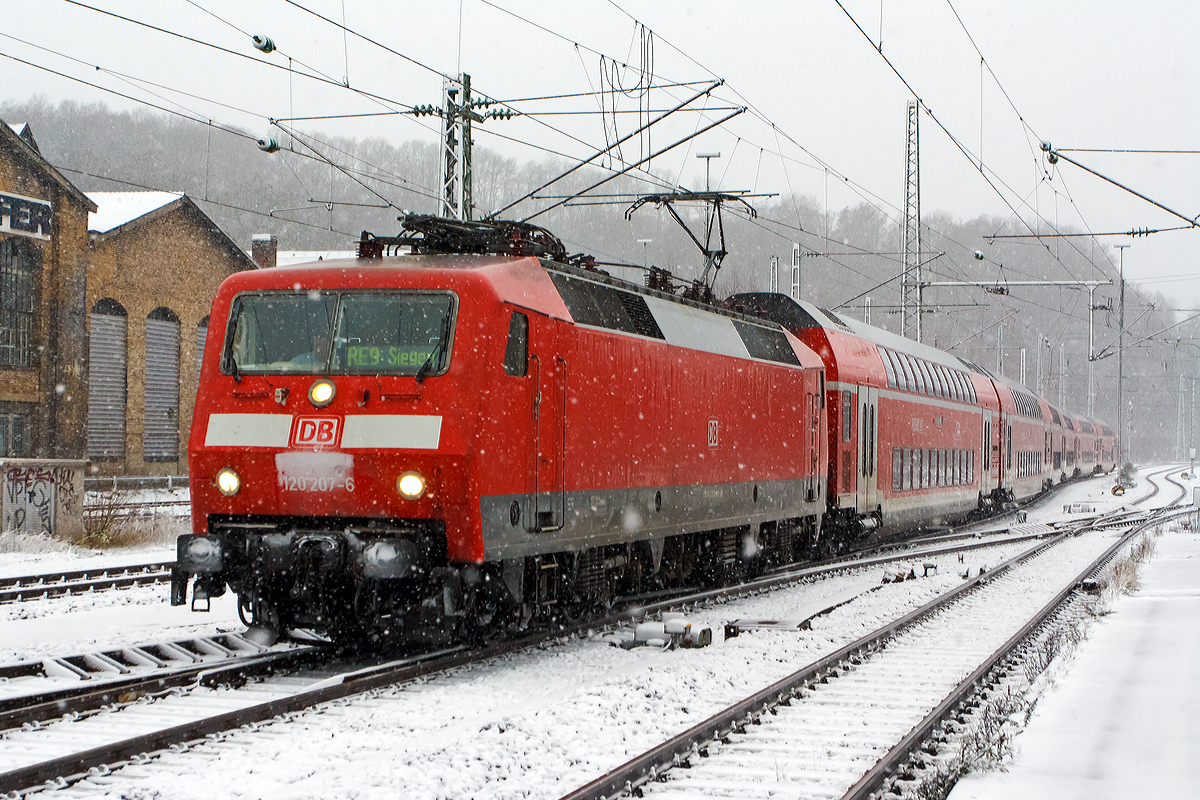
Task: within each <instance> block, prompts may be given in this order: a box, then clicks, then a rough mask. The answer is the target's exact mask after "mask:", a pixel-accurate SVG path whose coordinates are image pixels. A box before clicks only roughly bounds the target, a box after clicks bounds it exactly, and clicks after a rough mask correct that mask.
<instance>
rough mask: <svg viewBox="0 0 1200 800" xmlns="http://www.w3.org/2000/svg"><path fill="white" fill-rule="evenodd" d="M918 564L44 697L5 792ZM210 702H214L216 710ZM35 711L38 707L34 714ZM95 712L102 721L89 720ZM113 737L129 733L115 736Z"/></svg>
mask: <svg viewBox="0 0 1200 800" xmlns="http://www.w3.org/2000/svg"><path fill="white" fill-rule="evenodd" d="M1041 535H1044V534H1039V535H1030V536H1024V537H1005V538H1004V539H1003V540H1002V541H991V542H989V541H978V540H969V541H965V542H962V543H959V544H957V545H943V546H940V547H934V548H925V549H923V550H922V551H921V552H920V554H919V555H921V556H926V557H935V555H937V554H942V555H944V554H947V553H955V552H963V551H968V550H975V549H978V548H981V547H996V546H1002V547H1010V548H1011V547H1012V546H1013V542H1015V541H1022V540H1024V539H1029V538H1038V537H1039V536H1041ZM913 558H914V553H913V552H911V551H904V552H901V553H898V554H896V555H892V556H890V557H881V556H875V557H872V558H870V559H867V560H865V561H859V562H842V563H838V564H836V565H826V566H823V567H808V568H805V569H801V570H795V571H793V572H792V573H790V574H788V575H783V576H775V577H772V578H769V579H763V580H760V581H757V582H755V583H752V584H747V585H744V586H742V587H736V588H727V589H721V590H715V591H707V592H699V593H694V594H689V595H687V596H683V597H678V596H677V597H673V598H668V599H665V600H662V601H661V602H657V603H644V604H641V605H639V606H638V607H637V608H636V609H635V610H628V611H624V612H622V613H620V614H616V615H613V616H612V617H610V618H608V619H605V620H592V621H590V622H587V623H581V624H580V625H578V626H575V627H574V628H572V629H564V630H559V631H557V632H554V633H539V634H537V635H534V636H530V637H525V638H522V639H519V640H513V641H508V642H503V643H500V644H497V645H494V646H492V647H487V648H482V649H476V650H467V649H462V650H455V651H451V652H445V653H432V654H428V655H425V656H421V657H418V658H410V659H403V660H401V661H397V662H391V663H388V664H383V665H377V666H371V667H367V668H351V669H349V670H348V671H345V672H342V673H340V674H339V673H337V672H336V671H331V670H332V666H331V664H330V663H329V662H325V663H324V664H321V663H320V662H318V666H317V667H316V668H310V669H306V670H301V671H295V672H292V673H291V674H289V675H287V676H286V677H268V678H266V679H264V680H263V681H262V682H261V683H257V684H252V685H249V686H242V687H241V688H236V689H235V688H229V684H244V683H245V681H246V679H247V676H249V675H252V674H254V672H255V671H256V670H257V672H258V673H261V672H263V671H265V670H264V669H263V668H261V664H260V662H259V661H257V660H253V659H248V660H249V661H250V662H251V663H249V664H247V666H245V667H241V666H240V665H229V666H228V667H221V666H219V665H218V666H213V665H208V666H207V667H206V666H205V665H196V667H195V668H194V669H192V670H190V671H189V672H188V673H187V674H185V675H182V676H170V677H168V676H163V677H162V678H161V679H151V678H147V679H144V680H142V681H140V682H139V681H138V680H136V679H135V678H134V677H132V676H131V678H129V679H128V680H127V682H128V686H126V687H125V688H124V689H123V690H119V689H117V688H115V687H110V686H108V685H107V684H106V686H105V687H97V690H94V691H91V692H83V693H82V697H81V699H79V700H75V699H72V698H69V697H47V698H44V700H43V702H41V703H38V704H27V707H25V708H22V709H20V710H19V711H14V712H13V714H12V715H11V716H13V718H14V720H16V719H17V714H18V713H19V714H24V715H26V716H25V717H24V718H22V719H19V720H17V721H16V724H18V725H22V724H23V725H26V726H29V727H31V728H32V729H31V730H30V729H26V730H19V731H18V730H12V731H11V732H10V733H8V734H0V736H3V738H4V739H5V740H6V741H5V747H4V748H2V749H0V793H3V792H12V791H21V790H22V789H25V788H28V787H31V786H36V785H40V784H44V783H45V782H47V781H55V782H59V783H62V782H64V781H65V782H68V783H69V782H72V781H73V780H75V779H78V778H81V777H84V776H85V775H86V773H87V772H88V771H89V770H94V769H101V770H107V769H110V768H111V767H113V766H114V765H119V764H121V763H124V762H126V761H127V760H129V759H130V758H131V757H132V756H134V755H135V754H140V753H147V752H151V751H154V750H161V749H163V748H167V747H171V746H177V745H182V744H185V743H188V742H194V741H197V740H202V739H204V738H205V737H208V736H211V735H213V734H220V733H222V732H224V731H227V730H230V729H234V728H238V727H241V726H245V725H254V724H257V723H261V722H264V721H267V720H271V719H273V718H276V717H279V716H280V715H287V714H293V713H296V712H301V711H304V710H306V709H308V708H311V707H313V706H315V705H319V704H322V703H328V702H329V701H333V700H339V699H342V698H346V697H350V696H352V695H358V694H362V693H365V692H369V691H372V690H374V689H378V688H380V687H385V686H390V685H394V684H398V683H404V682H411V681H414V680H417V679H419V678H423V677H425V676H429V675H431V674H434V673H438V672H444V671H446V670H449V669H452V668H454V667H458V666H463V665H466V664H470V663H472V662H478V661H482V660H484V659H488V658H494V657H495V656H497V655H502V654H504V653H507V652H512V651H516V650H522V649H528V648H530V647H532V646H535V645H537V644H540V643H542V642H545V641H548V640H552V639H557V638H561V637H562V636H564V635H567V634H571V633H576V632H581V631H583V630H585V629H587V628H595V627H596V626H597V625H601V626H602V625H606V624H616V623H619V622H621V621H627V620H630V619H637V618H640V617H643V616H645V615H647V614H651V613H655V612H657V611H659V610H663V609H667V608H671V607H679V606H680V605H692V606H694V605H696V604H700V603H704V602H710V601H722V600H729V599H731V598H736V597H739V596H751V595H760V594H761V593H763V592H765V591H770V590H772V589H776V588H781V587H785V586H791V585H795V584H796V583H797V582H798V581H806V580H812V579H813V578H815V577H818V576H827V575H833V574H837V573H841V572H852V571H854V570H857V569H862V568H865V567H868V566H878V565H880V564H886V563H888V562H889V561H897V560H900V561H911V560H912V559H913ZM280 658H283V657H282V656H280ZM254 664H260V667H255V666H253V665H254ZM278 667H279V669H281V670H282V669H285V668H286V665H283V664H280V665H278ZM267 669H269V668H267ZM239 670H241V671H240V672H239ZM155 680H160V681H161V683H155V682H154V681H155ZM173 687H174V688H173ZM180 692H183V694H180ZM114 697H115V698H117V699H118V700H119V701H120V702H119V703H117V707H116V708H113V707H109V706H110V704H112V703H113V702H114V700H113V698H114ZM208 698H214V699H212V702H211V703H210V702H209V700H208ZM31 705H32V706H34V707H28V706H31ZM97 709H99V710H100V713H99V714H95V713H93V712H95V711H96V710H97ZM64 715H68V716H66V717H64ZM3 727H8V728H11V727H12V726H9V725H5V726H3ZM114 733H128V734H131V735H128V736H125V737H123V738H122V737H115V738H114ZM89 745H94V746H89Z"/></svg>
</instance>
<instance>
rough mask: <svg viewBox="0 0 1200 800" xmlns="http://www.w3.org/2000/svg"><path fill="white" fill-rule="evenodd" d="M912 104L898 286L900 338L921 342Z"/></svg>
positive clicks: (918, 218)
mask: <svg viewBox="0 0 1200 800" xmlns="http://www.w3.org/2000/svg"><path fill="white" fill-rule="evenodd" d="M919 117H920V113H919V109H918V108H917V101H916V100H909V101H908V148H907V156H906V159H905V168H904V248H903V249H904V277H903V279H902V280H901V282H900V315H901V318H900V335H901V336H905V337H907V338H910V339H916V340H917V341H918V342H919V341H921V305H922V304H921V293H922V292H921V290H922V288H923V287H922V285H921V171H920V158H919V155H918V153H919V147H918V137H917V132H918V130H917V129H918V120H919Z"/></svg>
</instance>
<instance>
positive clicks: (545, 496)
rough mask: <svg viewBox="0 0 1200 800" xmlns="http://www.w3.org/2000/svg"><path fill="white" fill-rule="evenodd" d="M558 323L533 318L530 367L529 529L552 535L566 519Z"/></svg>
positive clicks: (563, 365)
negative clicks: (531, 434) (531, 400)
mask: <svg viewBox="0 0 1200 800" xmlns="http://www.w3.org/2000/svg"><path fill="white" fill-rule="evenodd" d="M560 344H561V343H560V337H559V323H558V321H557V320H554V319H550V318H549V317H543V316H540V315H536V314H532V315H530V318H529V366H530V371H531V372H532V373H533V391H534V396H533V403H532V405H533V436H534V442H533V448H532V450H533V454H534V465H533V470H532V471H533V497H531V498H530V501H529V503H528V507H529V508H530V509H531V510H532V511H533V513H532V514H530V515H528V516H529V519H527V521H526V528H527V529H528V530H530V531H551V530H557V529H559V528H561V527H562V524H563V515H564V491H565V488H566V487H565V480H564V478H565V476H564V464H563V457H564V442H563V433H564V430H565V422H566V420H565V411H566V394H567V393H566V385H567V362H566V361H565V360H564V359H563V358H562V354H561V352H560Z"/></svg>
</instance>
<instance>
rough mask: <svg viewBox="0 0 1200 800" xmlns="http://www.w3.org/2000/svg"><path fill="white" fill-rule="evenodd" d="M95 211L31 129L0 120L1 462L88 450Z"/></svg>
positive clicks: (77, 455)
mask: <svg viewBox="0 0 1200 800" xmlns="http://www.w3.org/2000/svg"><path fill="white" fill-rule="evenodd" d="M95 210H96V205H95V203H94V202H92V201H91V200H89V199H88V197H87V196H86V195H85V194H84V193H83V192H81V191H80V190H79V189H78V188H76V187H75V186H74V185H72V184H71V182H70V181H68V180H67V179H66V178H65V177H63V176H62V174H61V173H59V172H58V170H56V169H55V168H54V167H53V166H51V165H50V163H49V162H48V161H46V159H45V158H44V157H43V156H42V154H41V153H40V152H39V151H38V147H37V142H36V141H35V140H34V138H33V134H32V133H31V132H30V130H29V128H28V126H21V127H13V126H9V125H8V124H6V123H4V122H2V121H0V458H4V457H35V458H41V459H78V458H83V456H84V452H85V441H86V429H85V420H86V419H87V413H86V412H87V393H88V384H87V332H86V318H87V310H86V305H85V302H86V300H85V297H86V280H87V270H86V265H87V256H88V253H87V230H88V212H90V211H95Z"/></svg>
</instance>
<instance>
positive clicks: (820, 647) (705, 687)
mask: <svg viewBox="0 0 1200 800" xmlns="http://www.w3.org/2000/svg"><path fill="white" fill-rule="evenodd" d="M1111 484H1112V478H1111V477H1109V478H1099V479H1095V480H1092V481H1088V482H1084V483H1082V484H1080V485H1077V486H1072V487H1069V488H1068V489H1066V490H1065V491H1064V492H1063V493H1061V494H1060V495H1058V496H1056V497H1055V498H1054V499H1052V500H1049V501H1045V502H1044V503H1043V504H1042V506H1043V509H1041V510H1031V511H1030V512H1029V522H1035V521H1037V520H1038V517H1037V516H1036V514H1043V513H1044V514H1045V515H1046V517H1047V518H1049V516H1050V515H1052V514H1055V513H1057V515H1059V516H1061V511H1062V505H1063V504H1065V503H1069V502H1082V501H1097V500H1103V499H1105V498H1111V495H1109V494H1108V489H1109V487H1110V486H1111ZM1146 488H1147V484H1146V483H1145V482H1144V481H1143V482H1142V484H1141V486H1140V487H1139V489H1138V490H1135V491H1132V492H1130V494H1129V495H1127V496H1126V498H1125V500H1126V502H1127V501H1128V500H1131V499H1134V498H1136V497H1137V496H1139V495H1140V494H1142V493H1144V491H1145V489H1146ZM1163 495H1166V497H1163ZM1172 496H1173V489H1172V488H1171V487H1169V486H1168V487H1167V489H1166V491H1165V492H1163V493H1160V498H1162V499H1163V500H1164V501H1165V500H1166V499H1169V498H1170V497H1172ZM1156 499H1158V498H1156ZM1027 546H1028V545H1026V544H1021V545H1007V546H1005V547H1002V548H995V549H986V550H982V551H977V552H976V554H973V555H968V556H967V562H968V563H967V564H965V565H959V564H958V563H957V557H956V556H948V557H941V558H940V559H937V560H938V562H939V574H938V575H937V576H934V577H931V578H923V579H921V580H917V581H910V582H905V583H902V584H897V585H891V586H888V587H884V588H882V589H877V590H875V591H871V592H869V593H866V594H864V595H861V596H860V597H859V599H857V600H855V601H854V602H853V603H850V604H848V605H846V606H843V607H842V608H839V609H838V610H836V611H834V612H833V613H831V614H829V615H826V616H824V617H821V618H818V620H816V621H814V624H813V630H812V631H811V632H805V633H804V634H803V635H801V634H799V633H793V632H779V631H755V632H753V633H746V634H743V635H742V636H740V637H738V638H736V639H731V640H729V641H721V636H720V631H721V629H722V626H723V624H724V623H725V622H728V621H731V620H734V619H739V618H758V619H781V618H788V617H795V616H798V615H801V614H803V613H804V612H806V611H807V610H808V609H811V608H814V607H816V606H818V605H820V604H821V603H822V602H824V601H825V600H826V599H827V598H829V597H841V596H844V595H845V594H846V593H847V592H849V591H853V590H854V588H855V587H858V586H861V587H863V588H865V587H866V586H867V584H868V583H874V582H877V580H878V577H879V576H881V575H882V572H883V568H875V571H867V572H859V573H857V574H853V575H842V576H837V577H834V578H830V579H827V580H822V581H815V582H812V583H808V584H804V585H801V586H798V587H795V588H794V589H792V590H790V591H786V592H772V593H769V594H763V595H760V596H758V597H754V598H750V599H748V600H744V601H738V602H736V603H729V604H726V605H721V606H716V607H713V608H710V609H705V610H701V611H697V612H694V613H693V614H692V615H691V618H692V620H693V622H694V623H695V624H697V625H700V626H711V627H712V628H713V630H714V634H716V642H715V643H714V646H713V647H710V648H707V649H704V650H695V651H675V652H662V651H657V650H651V649H648V648H640V649H637V650H632V651H625V650H620V649H618V648H614V647H611V646H609V644H608V642H607V641H606V640H605V639H604V638H603V637H599V636H597V637H593V638H591V639H589V640H578V639H576V640H570V641H564V642H560V643H557V644H553V645H549V646H547V647H544V648H542V649H539V650H533V651H528V652H523V653H517V654H513V655H510V656H507V657H505V658H501V659H495V660H492V661H489V662H485V663H482V664H475V665H470V666H467V667H463V668H460V669H458V670H453V671H450V672H448V673H446V674H443V675H440V676H436V677H434V678H432V679H429V680H426V681H421V682H417V683H413V684H408V685H405V686H401V687H394V688H391V689H388V690H384V691H380V692H376V693H374V694H372V695H371V696H369V697H367V698H358V699H354V700H352V701H349V702H343V703H337V704H331V705H330V706H327V707H325V708H323V709H321V710H320V711H319V712H316V713H310V714H306V715H302V716H299V717H297V718H295V719H293V720H291V721H289V722H286V723H282V724H276V725H271V726H267V727H265V728H263V729H262V730H260V731H257V732H248V733H235V734H232V735H231V736H229V737H228V738H226V739H225V740H224V741H222V742H219V743H213V744H206V745H203V746H201V747H197V748H193V749H192V750H191V751H190V752H188V753H172V754H168V755H164V756H163V757H161V758H158V759H156V760H154V761H152V762H150V763H148V764H145V765H140V766H137V767H128V768H126V769H124V770H121V771H119V772H118V773H117V774H116V775H114V776H113V777H112V778H110V779H106V780H104V781H99V780H92V781H88V782H85V783H83V784H80V785H77V786H76V787H74V788H72V789H68V790H65V793H66V794H69V795H71V796H85V797H94V796H109V797H183V798H186V797H196V798H202V797H203V798H209V797H212V796H222V797H231V798H232V797H261V796H273V797H279V798H293V797H294V798H307V797H327V796H345V797H385V796H386V797H392V796H395V795H396V793H397V791H400V792H401V793H402V794H403V795H404V796H419V797H466V796H490V797H527V796H546V797H550V796H557V794H555V793H556V792H557V793H558V794H561V793H562V792H564V791H566V790H569V789H571V788H573V787H574V786H576V785H580V784H582V783H583V782H586V780H587V779H590V778H591V777H594V776H595V774H597V771H598V769H599V767H600V766H602V765H608V766H609V767H611V766H615V765H616V764H618V763H620V762H621V761H623V760H624V759H625V758H626V757H628V756H629V755H632V754H634V753H636V752H639V751H640V750H641V749H644V748H645V747H647V746H649V745H651V744H654V743H655V742H657V741H660V740H661V739H663V738H665V737H666V736H669V735H672V734H674V733H677V732H678V731H680V730H682V729H684V728H687V727H689V726H690V725H692V724H695V723H696V722H698V721H699V720H701V719H703V718H705V717H706V716H708V715H709V714H711V713H713V712H715V711H716V710H718V709H720V708H721V707H723V706H724V705H726V704H728V703H729V702H731V701H733V700H736V699H740V698H741V697H744V696H745V695H747V694H749V693H750V692H752V691H754V690H755V689H758V688H761V687H762V686H765V685H767V684H769V683H771V682H772V681H774V680H776V679H778V678H780V677H782V676H784V675H786V674H789V673H790V672H792V671H794V670H795V669H797V668H799V667H800V666H802V665H803V664H805V663H809V662H811V661H813V660H815V659H816V658H819V657H820V656H821V655H823V654H825V653H828V652H832V651H833V650H835V649H837V648H838V647H840V646H842V645H843V644H845V643H846V642H848V641H851V640H853V639H854V638H857V637H858V636H860V635H861V634H862V633H864V632H866V631H868V630H870V629H873V628H875V627H877V626H878V625H879V624H881V623H882V622H884V621H885V620H889V619H893V618H895V617H897V616H899V615H900V614H902V613H905V612H907V611H908V610H911V609H912V608H915V607H917V606H919V605H920V604H922V603H924V602H926V601H927V600H928V599H930V598H932V597H933V596H935V595H936V594H938V593H940V592H941V591H945V590H946V589H947V588H949V587H950V586H953V585H956V584H957V583H958V582H960V580H961V579H960V578H958V576H957V572H958V571H959V570H961V569H963V568H964V566H965V567H973V568H974V569H976V570H977V569H978V567H979V566H989V567H990V566H994V565H995V564H996V563H999V561H1001V560H1003V559H1004V558H1007V557H1009V556H1011V555H1013V554H1015V553H1016V552H1019V551H1021V550H1023V549H1025V548H1026V547H1027ZM110 556H111V554H109V556H106V557H110ZM160 556H161V553H160V554H158V555H151V554H147V553H138V554H137V555H136V556H134V555H130V556H129V557H128V558H127V560H128V561H129V562H136V561H142V560H146V561H149V560H154V559H155V558H158V557H160ZM169 557H170V556H169V554H168V555H167V558H169ZM57 558H60V557H59V556H57V555H50V556H46V557H45V563H47V564H49V563H52V562H54V561H55V559H57ZM11 560H12V554H0V570H4V571H5V572H8V573H9V574H17V573H28V572H37V571H43V570H42V568H41V567H40V565H39V566H38V567H35V568H31V567H30V563H31V561H30V559H29V558H22V559H20V561H21V564H20V568H14V565H13V564H11V563H10V562H11ZM929 560H934V559H929ZM72 561H73V564H72V565H73V566H76V567H82V566H85V565H86V559H84V558H83V557H81V556H79V557H75V558H74V559H73V560H72ZM33 562H34V563H36V562H37V559H36V558H34V559H33ZM54 568H57V565H56V566H53V567H51V566H46V567H45V569H46V570H49V569H54ZM108 594H110V595H113V597H107V596H106V595H100V594H98V595H96V596H94V597H91V598H68V599H61V600H44V601H36V602H34V603H23V604H18V605H16V606H14V605H9V606H0V661H5V662H7V661H11V660H17V659H25V658H30V657H35V656H38V655H47V654H51V653H53V654H62V653H64V652H80V651H82V650H86V649H89V648H94V647H97V646H106V645H111V644H116V643H119V642H128V643H134V642H140V641H148V640H160V639H164V638H173V637H175V636H179V635H186V634H188V633H191V632H215V631H216V630H222V629H224V630H229V629H239V628H240V625H239V624H238V623H237V621H236V612H235V608H234V605H233V601H232V598H231V597H229V596H226V597H224V598H221V600H220V601H218V602H216V603H214V610H213V612H211V613H210V614H208V615H200V614H192V613H191V612H189V611H188V610H187V609H186V608H175V609H172V608H170V606H169V605H167V601H166V596H167V589H166V587H150V588H145V589H131V590H127V591H123V592H116V593H108ZM118 597H119V598H120V599H117V598H118ZM193 635H194V634H193ZM218 691H226V690H218ZM181 776H188V777H181Z"/></svg>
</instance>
